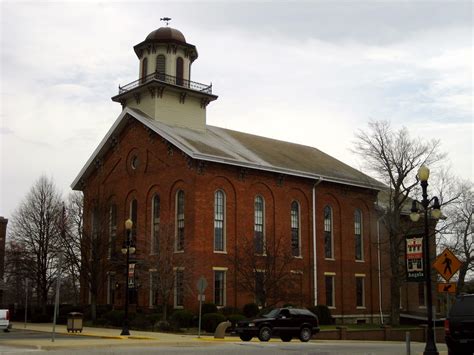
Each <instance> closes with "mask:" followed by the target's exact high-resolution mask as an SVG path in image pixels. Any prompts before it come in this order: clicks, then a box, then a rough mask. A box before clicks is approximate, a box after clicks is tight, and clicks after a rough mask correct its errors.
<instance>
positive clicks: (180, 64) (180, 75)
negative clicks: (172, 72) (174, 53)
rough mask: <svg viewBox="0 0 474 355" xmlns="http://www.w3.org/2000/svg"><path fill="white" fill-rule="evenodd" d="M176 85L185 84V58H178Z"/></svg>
mask: <svg viewBox="0 0 474 355" xmlns="http://www.w3.org/2000/svg"><path fill="white" fill-rule="evenodd" d="M176 85H181V86H182V85H183V58H181V57H178V58H176Z"/></svg>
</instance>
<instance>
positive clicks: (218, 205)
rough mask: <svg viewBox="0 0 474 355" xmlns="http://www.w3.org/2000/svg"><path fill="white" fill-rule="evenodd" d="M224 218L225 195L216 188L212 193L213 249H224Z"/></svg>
mask: <svg viewBox="0 0 474 355" xmlns="http://www.w3.org/2000/svg"><path fill="white" fill-rule="evenodd" d="M224 218H225V195H224V192H222V191H221V190H218V191H216V193H215V194H214V251H225V235H224V225H225V224H224Z"/></svg>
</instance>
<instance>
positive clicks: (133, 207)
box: [130, 199, 138, 247]
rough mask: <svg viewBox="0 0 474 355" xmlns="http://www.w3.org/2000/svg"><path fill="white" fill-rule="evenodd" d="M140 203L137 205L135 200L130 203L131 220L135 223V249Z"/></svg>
mask: <svg viewBox="0 0 474 355" xmlns="http://www.w3.org/2000/svg"><path fill="white" fill-rule="evenodd" d="M137 209H138V203H137V200H135V199H133V200H132V201H131V202H130V219H131V220H132V222H133V226H132V241H133V244H135V247H137V245H136V237H137V227H138V224H137V222H138V221H137V216H138V211H137Z"/></svg>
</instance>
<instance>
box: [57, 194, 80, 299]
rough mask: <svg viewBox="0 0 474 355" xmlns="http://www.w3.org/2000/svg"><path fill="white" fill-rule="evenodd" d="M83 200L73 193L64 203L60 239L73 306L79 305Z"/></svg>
mask: <svg viewBox="0 0 474 355" xmlns="http://www.w3.org/2000/svg"><path fill="white" fill-rule="evenodd" d="M83 213H84V199H83V195H82V192H78V191H74V192H72V193H71V194H69V196H68V200H67V203H66V212H65V214H66V216H65V226H64V227H65V230H64V233H63V235H62V238H61V245H62V250H63V251H64V258H63V260H64V266H63V267H64V270H65V274H66V278H67V281H66V282H67V283H68V284H69V285H70V289H69V293H70V294H71V300H72V303H73V304H77V303H79V283H80V276H79V275H80V273H81V263H82V258H81V241H82V240H83V234H84V228H83Z"/></svg>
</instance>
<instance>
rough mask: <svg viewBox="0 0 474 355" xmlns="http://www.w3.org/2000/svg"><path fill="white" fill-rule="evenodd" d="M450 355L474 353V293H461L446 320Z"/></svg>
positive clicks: (445, 328) (445, 326) (445, 327)
mask: <svg viewBox="0 0 474 355" xmlns="http://www.w3.org/2000/svg"><path fill="white" fill-rule="evenodd" d="M444 331H445V335H446V337H445V338H446V345H447V346H448V354H449V355H454V354H456V355H461V354H473V353H474V295H460V296H458V297H457V298H456V302H455V303H454V304H453V306H452V307H451V310H450V311H449V316H448V317H447V318H446V320H445V321H444Z"/></svg>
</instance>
